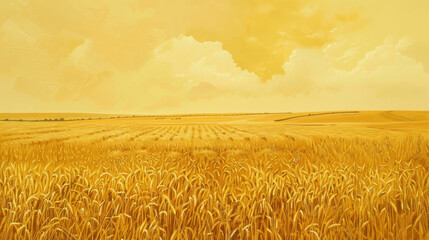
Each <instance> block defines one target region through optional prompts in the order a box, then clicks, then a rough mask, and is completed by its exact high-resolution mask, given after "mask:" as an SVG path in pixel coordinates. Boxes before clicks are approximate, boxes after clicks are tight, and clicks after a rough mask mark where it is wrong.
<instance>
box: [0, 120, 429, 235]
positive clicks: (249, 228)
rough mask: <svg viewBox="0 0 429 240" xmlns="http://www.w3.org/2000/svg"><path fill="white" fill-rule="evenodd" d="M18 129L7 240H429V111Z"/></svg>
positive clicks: (12, 133)
mask: <svg viewBox="0 0 429 240" xmlns="http://www.w3.org/2000/svg"><path fill="white" fill-rule="evenodd" d="M7 116H8V120H7V121H4V120H3V121H1V122H0V157H1V162H0V207H1V212H0V239H428V238H429V233H428V232H429V214H428V212H429V113H428V112H337V113H323V114H321V113H305V114H302V113H301V114H294V113H290V114H289V113H284V114H236V115H234V114H230V115H227V114H225V115H222V114H219V115H177V116H150V117H147V116H146V117H144V116H141V117H140V116H137V117H130V118H121V119H115V118H113V117H112V118H109V119H104V118H102V119H97V120H78V121H67V119H65V121H40V122H30V121H14V120H13V114H12V115H11V114H9V115H7ZM37 116H39V115H37ZM109 117H110V116H109ZM5 118H6V117H2V116H1V114H0V119H5ZM22 118H23V117H22V115H20V116H19V117H17V119H22ZM59 118H61V115H60V114H58V119H59ZM73 118H75V117H73ZM76 118H80V117H79V116H77V117H76ZM24 119H30V118H29V117H28V116H27V118H24Z"/></svg>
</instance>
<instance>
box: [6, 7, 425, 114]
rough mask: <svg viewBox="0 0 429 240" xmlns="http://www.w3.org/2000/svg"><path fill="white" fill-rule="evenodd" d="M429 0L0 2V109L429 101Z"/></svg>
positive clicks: (164, 109) (252, 107)
mask: <svg viewBox="0 0 429 240" xmlns="http://www.w3.org/2000/svg"><path fill="white" fill-rule="evenodd" d="M428 9H429V1H426V0H414V1H402V0H380V1H370V0H361V1H352V0H341V1H340V0H326V1H316V0H309V1H302V0H282V1H280V0H265V1H254V0H160V1H156V0H150V1H149V0H122V1H119V0H91V1H87V0H61V1H57V0H8V1H0V101H1V103H2V104H1V105H0V112H115V113H193V112H284V111H295V112H296V111H325V110H429V31H427V23H428V22H429V15H428V14H427V10H428Z"/></svg>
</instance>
